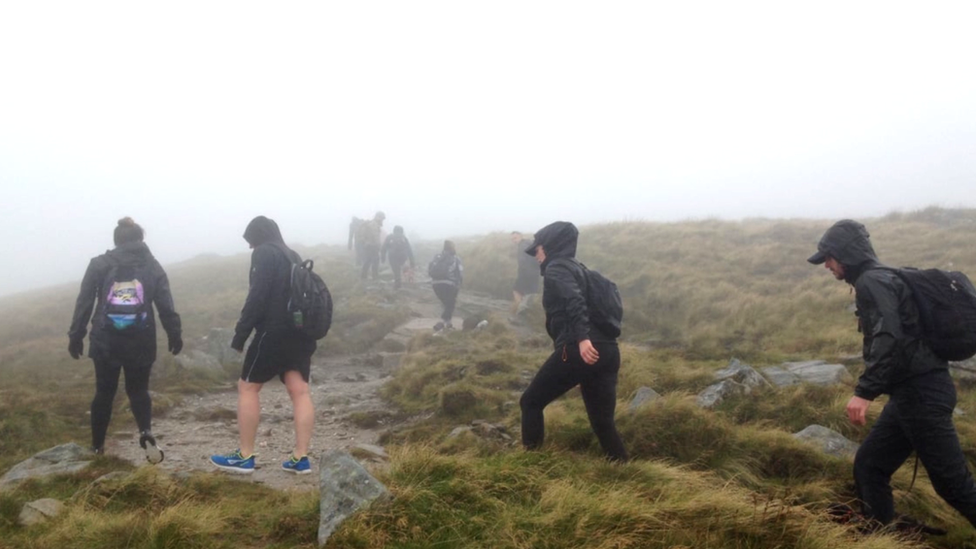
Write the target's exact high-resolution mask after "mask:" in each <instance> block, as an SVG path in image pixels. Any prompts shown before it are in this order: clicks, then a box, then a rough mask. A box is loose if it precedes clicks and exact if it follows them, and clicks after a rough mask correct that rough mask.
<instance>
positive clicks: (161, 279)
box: [68, 242, 182, 364]
mask: <svg viewBox="0 0 976 549" xmlns="http://www.w3.org/2000/svg"><path fill="white" fill-rule="evenodd" d="M116 265H125V266H134V267H136V268H137V271H136V272H137V273H140V274H139V275H138V276H139V277H140V279H144V280H141V281H142V284H143V288H144V292H145V297H144V298H145V302H146V303H148V304H149V311H148V312H149V316H148V317H147V322H146V326H145V329H143V330H141V331H139V332H138V333H134V334H124V335H122V334H116V333H114V330H113V329H111V328H110V327H109V321H108V319H107V317H106V315H105V314H104V313H105V301H106V298H107V297H108V290H109V288H108V286H109V285H110V283H109V282H108V276H109V273H110V272H111V270H112V268H113V267H114V266H116ZM153 306H155V309H156V310H158V311H159V320H160V322H162V324H163V329H164V330H166V335H167V336H168V337H169V339H171V340H172V339H175V338H179V337H181V336H182V327H181V322H180V315H179V314H177V313H176V308H175V306H174V305H173V294H172V293H171V292H170V289H169V278H167V276H166V272H165V271H164V270H163V267H162V266H161V265H160V264H159V262H158V261H156V258H155V257H153V255H152V252H150V251H149V246H146V243H145V242H128V243H125V244H121V245H119V246H117V247H115V249H112V250H109V251H107V252H105V253H104V254H102V255H100V256H98V257H95V258H92V260H91V262H89V264H88V269H87V270H86V271H85V277H84V278H83V279H82V281H81V290H80V291H79V292H78V299H77V300H76V301H75V311H74V316H73V317H72V319H71V328H70V329H69V330H68V338H70V339H71V340H76V341H80V340H83V339H85V335H86V334H87V333H88V331H87V327H88V321H89V320H91V337H90V344H89V346H88V356H90V357H91V358H93V359H101V358H107V357H108V356H109V355H110V354H112V353H123V354H124V355H126V356H131V355H134V354H135V355H138V358H140V359H141V360H143V361H144V362H147V363H149V364H151V363H152V362H154V361H155V360H156V319H155V314H154V313H153ZM93 311H94V313H95V315H94V316H92V312H93Z"/></svg>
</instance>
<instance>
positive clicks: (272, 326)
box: [234, 216, 301, 348]
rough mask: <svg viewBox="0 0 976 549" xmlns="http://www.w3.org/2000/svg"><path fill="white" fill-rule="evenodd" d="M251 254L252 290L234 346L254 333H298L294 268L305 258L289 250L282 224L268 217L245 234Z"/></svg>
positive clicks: (257, 222)
mask: <svg viewBox="0 0 976 549" xmlns="http://www.w3.org/2000/svg"><path fill="white" fill-rule="evenodd" d="M244 240H246V241H247V242H248V244H250V245H251V246H252V247H253V248H254V251H253V252H251V272H250V274H249V277H248V280H249V285H250V286H249V289H248V292H247V299H246V300H245V302H244V308H243V309H241V317H240V319H239V320H238V321H237V326H236V327H235V328H234V342H235V344H237V345H236V346H237V347H238V348H239V347H242V346H243V345H244V342H245V341H247V338H248V337H249V336H250V335H251V331H252V330H253V331H257V332H258V333H261V332H271V333H280V332H286V331H294V329H293V328H292V327H291V325H290V324H289V323H288V321H289V320H288V297H289V291H290V286H291V266H292V264H293V263H297V262H300V261H301V257H300V256H299V255H298V254H297V253H295V252H294V251H292V250H291V249H290V248H288V247H287V246H285V242H284V240H282V238H281V231H280V230H279V229H278V224H277V223H275V222H274V221H272V220H271V219H268V218H267V217H264V216H258V217H256V218H254V219H253V220H251V222H250V223H249V224H248V226H247V229H245V231H244Z"/></svg>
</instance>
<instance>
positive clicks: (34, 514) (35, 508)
mask: <svg viewBox="0 0 976 549" xmlns="http://www.w3.org/2000/svg"><path fill="white" fill-rule="evenodd" d="M63 510H64V504H63V503H61V502H60V501H58V500H56V499H52V498H44V499H39V500H35V501H29V502H27V503H25V504H24V507H23V508H22V509H21V510H20V515H19V516H18V517H17V522H18V523H19V524H20V525H21V526H33V525H35V524H40V523H42V522H46V521H47V520H48V519H50V518H54V517H56V516H58V515H59V514H61V511H63Z"/></svg>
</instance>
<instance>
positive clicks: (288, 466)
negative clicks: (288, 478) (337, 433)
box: [281, 455, 312, 475]
mask: <svg viewBox="0 0 976 549" xmlns="http://www.w3.org/2000/svg"><path fill="white" fill-rule="evenodd" d="M281 468H282V469H284V470H285V471H288V472H289V473H295V474H296V475H307V474H309V473H311V472H312V464H311V463H310V462H309V461H308V456H302V458H301V459H297V458H296V457H295V456H294V455H292V456H291V458H290V459H288V460H285V461H283V462H282V463H281Z"/></svg>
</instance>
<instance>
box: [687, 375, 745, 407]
mask: <svg viewBox="0 0 976 549" xmlns="http://www.w3.org/2000/svg"><path fill="white" fill-rule="evenodd" d="M751 392H752V388H751V387H749V386H748V385H745V384H743V383H739V382H738V381H732V380H731V379H726V380H724V381H720V382H718V383H716V384H714V385H709V386H708V387H706V388H705V390H704V391H702V392H700V393H698V400H697V402H698V405H699V406H701V407H702V408H714V407H715V406H718V405H719V404H721V403H722V401H724V400H725V399H727V398H730V397H733V396H741V395H748V394H749V393H751Z"/></svg>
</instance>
